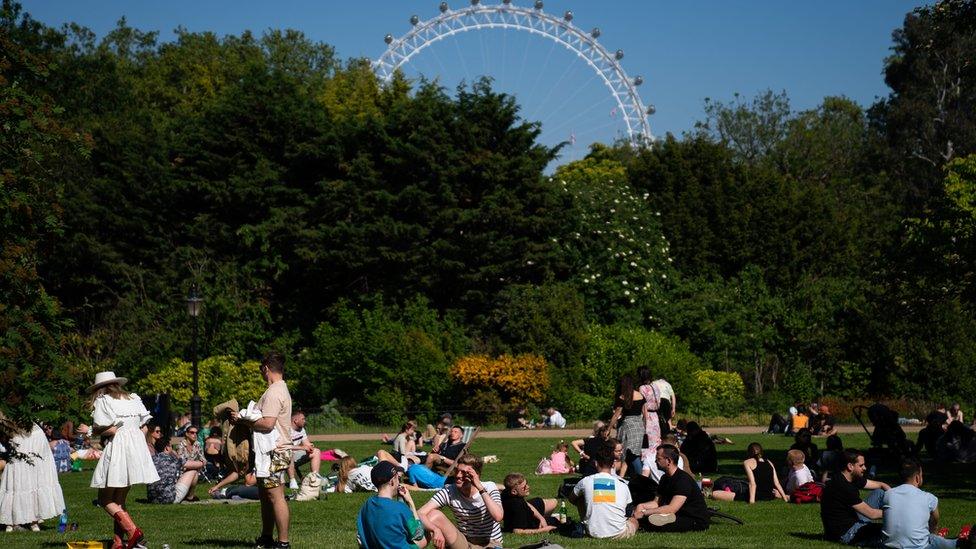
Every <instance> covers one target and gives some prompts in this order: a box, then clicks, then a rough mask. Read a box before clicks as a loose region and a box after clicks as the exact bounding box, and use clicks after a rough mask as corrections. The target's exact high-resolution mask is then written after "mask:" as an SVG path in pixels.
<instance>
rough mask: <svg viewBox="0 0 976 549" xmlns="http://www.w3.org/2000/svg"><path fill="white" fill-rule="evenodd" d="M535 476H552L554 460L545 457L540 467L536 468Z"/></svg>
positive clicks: (540, 461)
mask: <svg viewBox="0 0 976 549" xmlns="http://www.w3.org/2000/svg"><path fill="white" fill-rule="evenodd" d="M535 474H537V475H551V474H552V460H550V459H549V458H547V457H544V458H542V459H540V460H539V465H537V466H536V468H535Z"/></svg>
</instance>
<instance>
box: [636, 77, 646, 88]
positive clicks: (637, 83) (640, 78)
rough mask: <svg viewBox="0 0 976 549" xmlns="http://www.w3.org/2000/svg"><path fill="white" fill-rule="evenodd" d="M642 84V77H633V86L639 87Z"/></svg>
mask: <svg viewBox="0 0 976 549" xmlns="http://www.w3.org/2000/svg"><path fill="white" fill-rule="evenodd" d="M643 83H644V77H643V76H635V77H634V85H635V86H640V85H641V84H643Z"/></svg>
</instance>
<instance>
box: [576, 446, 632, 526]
mask: <svg viewBox="0 0 976 549" xmlns="http://www.w3.org/2000/svg"><path fill="white" fill-rule="evenodd" d="M613 450H614V447H613V445H612V444H611V443H605V444H604V445H603V446H601V447H600V448H599V449H598V450H597V451H596V455H595V456H590V458H591V459H593V460H595V462H596V466H597V470H598V471H597V473H596V474H593V475H589V476H587V477H583V478H582V479H581V480H580V481H579V483H577V484H576V486H575V487H573V490H572V492H570V493H569V494H567V496H566V497H567V499H569V501H570V503H573V504H575V505H576V507H577V508H578V509H579V513H580V516H581V517H584V520H585V522H586V526H587V532H588V533H589V535H590V536H591V537H594V538H614V539H627V538H630V537H633V535H634V533H635V532H637V521H636V520H635V519H633V518H627V506H628V505H630V503H631V501H632V499H631V496H630V489H629V488H628V487H627V484H626V483H625V482H624V481H623V480H621V479H620V478H619V477H617V476H616V475H614V474H613V473H612V472H611V470H612V468H613V464H614V453H613Z"/></svg>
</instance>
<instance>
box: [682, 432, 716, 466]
mask: <svg viewBox="0 0 976 549" xmlns="http://www.w3.org/2000/svg"><path fill="white" fill-rule="evenodd" d="M681 453H682V454H684V455H686V456H688V459H689V460H690V461H691V463H689V465H690V466H691V470H692V471H694V472H696V473H714V472H715V471H717V470H718V451H717V450H716V449H715V443H714V442H712V438H711V437H710V436H708V433H706V432H705V431H696V432H695V433H694V434H689V435H688V436H687V437H686V438H685V441H684V443H683V444H682V445H681Z"/></svg>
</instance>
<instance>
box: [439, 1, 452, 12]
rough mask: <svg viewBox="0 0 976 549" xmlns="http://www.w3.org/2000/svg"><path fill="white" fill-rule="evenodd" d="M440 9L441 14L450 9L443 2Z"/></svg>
mask: <svg viewBox="0 0 976 549" xmlns="http://www.w3.org/2000/svg"><path fill="white" fill-rule="evenodd" d="M438 9H439V10H441V13H444V12H446V11H447V10H449V9H450V8H448V7H447V2H441V5H440V6H438Z"/></svg>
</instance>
